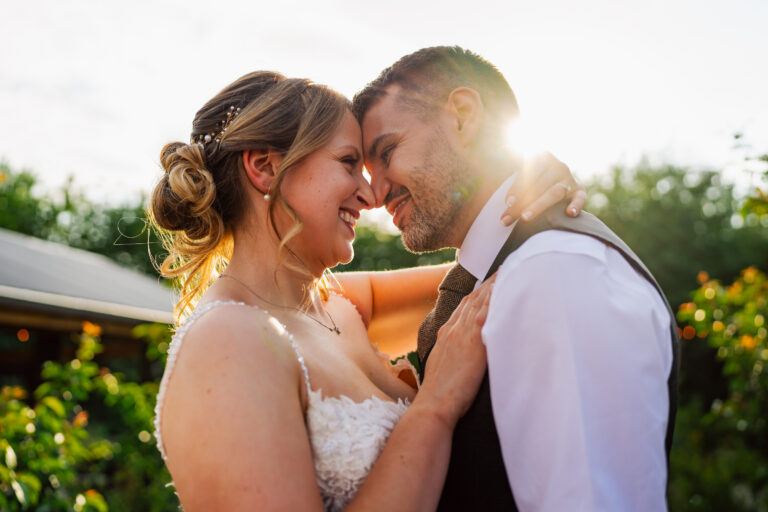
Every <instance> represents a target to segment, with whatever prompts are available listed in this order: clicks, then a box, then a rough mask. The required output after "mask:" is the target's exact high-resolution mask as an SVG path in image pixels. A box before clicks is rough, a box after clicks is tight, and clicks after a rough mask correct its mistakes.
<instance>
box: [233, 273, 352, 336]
mask: <svg viewBox="0 0 768 512" xmlns="http://www.w3.org/2000/svg"><path fill="white" fill-rule="evenodd" d="M219 277H228V278H230V279H233V280H234V281H235V282H237V283H240V284H241V285H242V286H243V287H244V288H245V289H246V290H248V291H249V292H251V293H252V294H254V295H255V296H256V297H258V298H259V299H260V300H262V301H264V302H266V303H267V304H270V305H272V306H275V307H276V308H284V309H295V310H296V311H298V312H299V313H303V314H304V315H306V316H307V317H309V318H311V319H312V320H314V321H315V322H317V323H318V324H320V325H322V326H323V327H325V328H326V329H328V330H329V331H331V332H335V333H336V334H341V329H339V328H338V327H337V326H336V322H334V321H333V317H332V316H331V313H330V312H329V311H326V310H325V308H323V311H325V314H326V315H328V318H330V319H331V323H332V324H333V327H329V326H327V325H325V324H324V323H323V322H321V321H320V320H318V319H317V318H315V317H313V316H312V315H310V314H309V313H307V312H306V311H304V310H303V309H301V308H297V307H296V306H283V305H280V304H275V303H274V302H272V301H268V300H267V299H265V298H264V297H262V296H261V295H259V294H258V293H256V292H255V291H253V290H252V289H251V287H250V286H248V285H247V284H245V283H244V282H242V281H241V280H240V279H238V278H236V277H235V276H233V275H232V274H221V275H220V276H219Z"/></svg>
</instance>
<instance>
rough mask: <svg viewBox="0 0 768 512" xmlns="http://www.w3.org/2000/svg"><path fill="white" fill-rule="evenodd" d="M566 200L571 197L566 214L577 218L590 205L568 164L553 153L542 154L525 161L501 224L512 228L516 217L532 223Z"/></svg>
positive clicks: (508, 198) (511, 190) (585, 193)
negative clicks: (542, 213) (585, 205)
mask: <svg viewBox="0 0 768 512" xmlns="http://www.w3.org/2000/svg"><path fill="white" fill-rule="evenodd" d="M566 198H570V202H569V203H568V205H567V206H566V208H565V212H566V213H567V214H568V215H569V216H571V217H576V216H578V215H579V213H581V210H582V209H583V208H584V204H585V203H586V202H587V192H586V190H585V189H584V187H582V186H581V185H580V184H579V183H578V182H577V181H576V179H575V178H574V177H573V174H572V173H571V170H570V169H569V168H568V166H567V165H565V164H564V163H563V162H561V161H560V160H558V159H557V158H555V156H554V155H552V153H549V152H544V153H539V154H537V155H535V156H533V157H531V158H529V159H527V160H526V161H525V162H524V164H523V167H522V169H521V170H520V171H519V173H518V175H517V177H516V178H515V182H514V183H513V184H512V186H511V187H510V188H509V190H508V191H507V194H506V203H507V209H506V210H505V211H504V213H502V215H501V222H502V223H503V224H504V225H505V226H509V225H510V224H512V222H514V220H515V219H517V218H520V219H522V220H524V221H528V220H531V219H533V218H535V217H536V216H537V215H539V214H540V213H541V212H543V211H544V210H546V209H547V208H549V207H550V206H552V205H555V204H557V203H559V202H560V201H563V200H564V199H566Z"/></svg>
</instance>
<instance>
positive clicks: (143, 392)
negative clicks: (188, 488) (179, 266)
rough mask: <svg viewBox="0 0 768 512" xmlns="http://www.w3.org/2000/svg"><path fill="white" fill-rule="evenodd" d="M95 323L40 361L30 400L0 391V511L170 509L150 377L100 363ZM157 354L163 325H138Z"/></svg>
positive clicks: (16, 391) (172, 502)
mask: <svg viewBox="0 0 768 512" xmlns="http://www.w3.org/2000/svg"><path fill="white" fill-rule="evenodd" d="M99 333H100V329H99V328H98V326H95V325H93V324H89V323H87V322H86V323H85V324H84V332H83V334H82V335H80V336H79V337H78V338H77V352H76V357H75V359H73V360H71V361H68V362H66V363H59V362H55V361H48V362H46V363H45V364H44V366H43V369H42V372H41V376H42V379H43V382H42V383H41V384H40V386H38V388H37V389H36V390H35V392H34V400H32V399H30V398H29V397H28V396H27V393H26V391H25V390H23V389H21V388H18V387H5V388H3V389H2V393H0V438H1V439H2V440H0V451H2V452H3V454H4V458H3V459H2V462H0V509H2V510H9V511H13V510H31V509H34V510H38V511H59V510H61V511H64V510H75V511H99V512H102V511H107V510H112V511H132V510H142V511H161V510H172V509H174V508H176V507H177V500H176V498H175V496H174V493H173V491H172V490H171V489H169V488H166V487H165V484H166V483H167V482H170V476H169V475H168V472H167V470H166V469H165V466H164V464H163V462H162V460H161V458H160V455H159V453H158V451H157V448H156V446H155V443H154V441H153V439H152V435H151V432H153V430H154V429H153V424H152V421H153V417H154V410H153V409H154V403H155V396H156V394H157V390H158V384H157V382H145V383H137V382H130V381H126V380H125V379H124V378H123V376H122V375H120V374H115V373H112V372H110V371H109V369H108V368H104V367H99V365H98V364H97V363H96V362H95V361H94V358H95V357H96V355H97V354H98V353H99V352H101V350H102V345H101V344H100V342H99V337H98V336H99ZM137 334H139V335H141V336H144V337H147V338H148V339H147V341H148V347H149V348H148V355H149V356H150V357H154V358H155V359H158V360H162V359H163V357H164V354H163V353H162V351H163V347H164V346H165V347H166V349H165V350H166V351H167V341H168V336H169V332H168V328H167V326H165V327H164V328H161V327H158V326H143V327H142V328H140V329H138V331H137Z"/></svg>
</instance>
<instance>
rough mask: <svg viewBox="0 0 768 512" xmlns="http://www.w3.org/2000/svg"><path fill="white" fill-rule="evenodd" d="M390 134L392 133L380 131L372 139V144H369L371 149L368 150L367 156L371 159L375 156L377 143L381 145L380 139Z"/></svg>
mask: <svg viewBox="0 0 768 512" xmlns="http://www.w3.org/2000/svg"><path fill="white" fill-rule="evenodd" d="M390 135H392V133H382V134H381V135H379V136H378V137H376V138H375V139H373V144H371V149H370V151H368V158H369V159H371V160H373V159H374V158H376V153H377V152H378V150H379V145H381V143H382V141H383V140H384V139H386V138H387V137H389V136H390Z"/></svg>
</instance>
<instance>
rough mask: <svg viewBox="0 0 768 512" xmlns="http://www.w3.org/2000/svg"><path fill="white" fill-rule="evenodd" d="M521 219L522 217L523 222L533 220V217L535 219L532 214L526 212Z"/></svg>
mask: <svg viewBox="0 0 768 512" xmlns="http://www.w3.org/2000/svg"><path fill="white" fill-rule="evenodd" d="M520 217H522V218H523V220H531V217H533V214H532V213H531V212H525V213H523V214H522V215H521V216H520Z"/></svg>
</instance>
